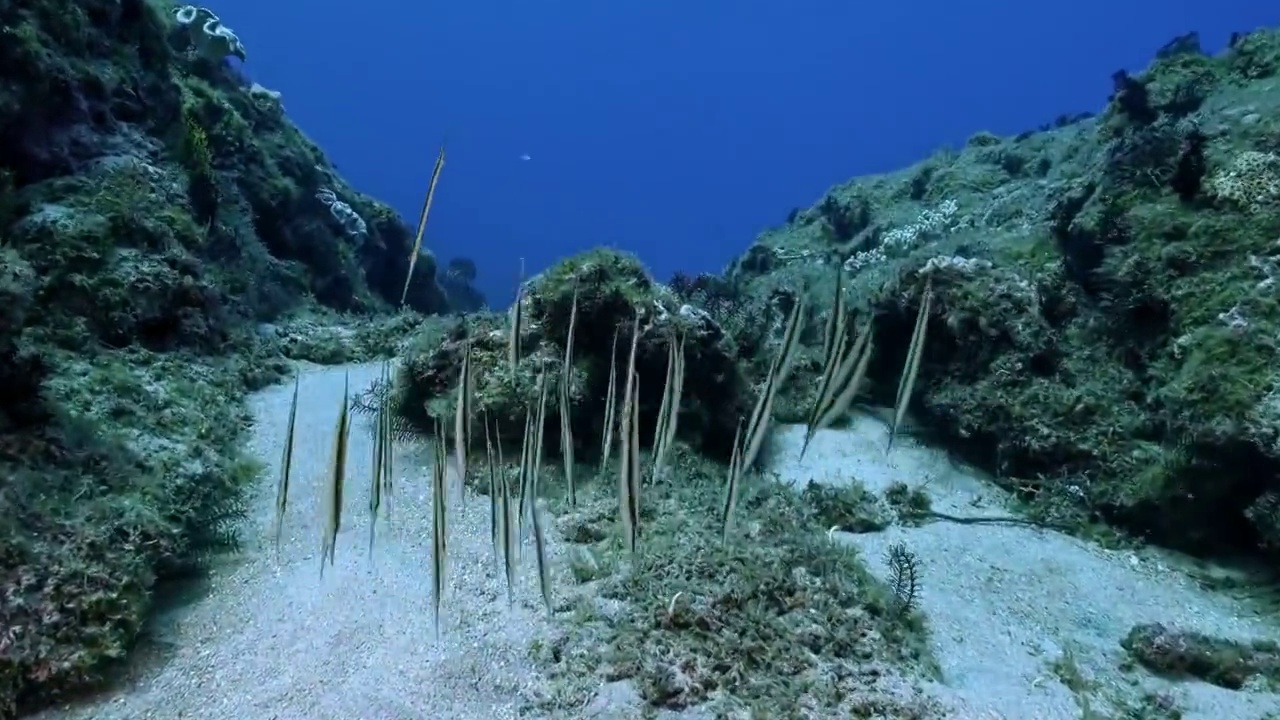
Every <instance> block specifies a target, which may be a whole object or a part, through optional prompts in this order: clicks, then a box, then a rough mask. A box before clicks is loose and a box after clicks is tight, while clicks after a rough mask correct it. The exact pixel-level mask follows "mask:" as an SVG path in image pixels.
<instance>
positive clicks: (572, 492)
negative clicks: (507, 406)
mask: <svg viewBox="0 0 1280 720" xmlns="http://www.w3.org/2000/svg"><path fill="white" fill-rule="evenodd" d="M577 324H578V289H577V288H576V287H575V288H574V289H573V305H572V307H570V309H569V335H568V337H567V338H565V341H564V365H563V367H562V369H561V371H560V463H561V465H563V466H564V481H565V484H566V485H567V486H568V491H569V505H570V506H577V504H578V486H577V484H576V483H575V482H574V477H573V422H572V418H571V416H570V413H571V412H572V409H573V408H572V403H571V402H570V395H569V389H570V388H569V384H570V383H571V382H572V381H573V333H574V328H575V327H576V326H577Z"/></svg>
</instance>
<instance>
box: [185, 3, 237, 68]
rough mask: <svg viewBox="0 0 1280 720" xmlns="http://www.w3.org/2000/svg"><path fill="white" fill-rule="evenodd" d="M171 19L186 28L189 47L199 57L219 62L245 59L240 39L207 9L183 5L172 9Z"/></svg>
mask: <svg viewBox="0 0 1280 720" xmlns="http://www.w3.org/2000/svg"><path fill="white" fill-rule="evenodd" d="M173 18H174V20H176V21H177V22H178V25H181V26H182V27H184V28H186V30H187V37H188V38H189V39H190V40H191V47H192V48H193V49H194V50H195V52H196V54H197V55H199V56H200V57H203V58H207V59H209V60H214V61H219V60H222V59H223V58H225V57H227V56H228V55H235V56H236V57H238V58H240V60H241V61H243V60H244V59H245V57H246V53H245V50H244V44H243V43H241V42H240V38H239V37H238V36H237V35H236V34H235V32H233V31H232V30H231V28H229V27H227V26H226V25H223V24H222V21H221V20H219V19H218V16H217V15H214V14H213V11H212V10H210V9H209V8H206V7H198V6H196V5H183V6H181V7H176V8H174V9H173Z"/></svg>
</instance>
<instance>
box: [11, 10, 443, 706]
mask: <svg viewBox="0 0 1280 720" xmlns="http://www.w3.org/2000/svg"><path fill="white" fill-rule="evenodd" d="M171 10H172V8H171V7H169V6H168V4H167V3H153V2H151V1H150V0H88V1H86V2H76V3H66V2H53V1H52V0H24V1H23V2H14V3H0V28H3V36H4V40H3V42H0V137H2V140H0V307H2V309H0V388H2V389H0V478H3V480H0V506H3V507H4V512H3V513H2V515H3V517H0V596H2V597H4V598H5V601H4V602H0V627H3V628H5V632H7V633H8V634H7V635H6V636H4V638H3V640H0V646H3V652H0V716H4V717H10V716H12V714H13V712H14V711H15V709H19V708H21V709H23V710H25V709H32V708H35V707H38V706H40V705H42V704H45V703H48V702H49V701H52V700H55V699H58V698H60V697H64V696H65V695H66V694H67V693H70V692H74V691H76V690H79V689H84V688H85V687H86V686H87V685H91V684H93V683H95V682H97V681H99V680H100V679H101V678H102V677H103V676H104V673H105V671H106V665H107V664H109V663H110V662H113V661H117V660H119V659H121V658H123V657H124V656H125V654H126V653H127V651H128V650H129V648H131V647H132V646H133V644H134V642H135V640H136V638H137V634H138V631H139V628H141V627H142V626H143V624H144V623H145V621H146V620H147V615H148V612H149V611H150V608H151V604H152V601H153V595H154V594H155V593H156V592H157V588H158V587H159V585H158V583H160V582H161V581H163V580H166V579H169V578H174V577H187V576H190V574H191V573H192V572H198V571H200V570H201V569H202V568H203V567H204V565H205V561H206V559H207V557H208V555H209V554H210V553H212V552H215V551H218V550H220V549H222V548H224V547H225V546H227V545H228V544H229V543H233V541H234V539H235V533H234V529H235V520H236V519H237V515H238V514H239V512H240V510H241V493H242V492H243V490H244V489H245V487H246V485H247V484H248V483H249V482H251V481H252V480H254V479H255V478H256V474H257V471H258V468H256V466H255V465H254V464H253V463H252V462H250V461H249V460H248V459H247V458H246V457H245V455H244V454H243V453H244V447H245V443H244V442H243V437H242V432H243V429H244V428H245V427H246V424H247V423H246V417H245V415H244V407H243V399H244V393H245V391H246V390H247V389H249V388H258V387H262V386H263V385H265V384H267V383H270V382H274V381H277V380H279V379H280V378H282V377H283V376H284V375H285V374H286V372H288V371H289V366H288V364H287V362H286V360H285V358H284V355H285V354H286V349H288V350H290V351H292V352H293V354H296V355H304V354H308V353H310V354H313V355H322V354H324V353H322V352H321V351H322V350H323V351H325V352H326V353H327V352H329V351H330V350H332V352H331V353H329V354H330V355H332V358H326V359H348V358H364V357H367V356H368V355H370V354H385V353H386V352H388V351H389V350H390V349H391V348H392V347H393V345H394V341H393V340H392V339H391V335H393V334H394V327H393V326H394V325H395V323H394V322H388V323H386V324H381V323H373V322H370V323H369V325H370V330H369V331H368V332H363V333H362V332H357V333H355V334H354V335H352V336H350V337H345V336H344V337H337V338H336V339H335V341H334V342H332V343H329V344H327V345H325V344H324V343H322V342H320V339H319V338H317V339H313V342H312V343H311V345H310V346H309V347H304V345H305V344H304V343H300V342H291V340H292V339H295V338H296V334H294V335H289V334H288V333H286V334H285V336H284V337H279V336H275V335H274V334H273V333H268V332H263V331H262V324H269V323H278V324H282V325H289V324H290V323H294V322H299V318H302V317H307V316H311V317H322V316H324V315H325V312H327V313H330V314H333V313H339V312H342V313H349V315H348V316H347V317H348V318H350V317H352V316H353V315H354V316H359V317H361V318H363V319H371V318H374V317H385V316H386V315H387V314H388V313H387V311H388V310H389V309H390V306H391V305H392V304H399V301H400V293H401V289H402V287H403V283H404V280H405V276H406V274H407V272H408V260H409V257H410V251H411V246H412V239H413V238H412V231H411V230H410V229H409V228H408V227H407V226H406V224H405V223H404V222H403V221H402V220H401V219H400V218H398V217H396V215H395V214H394V213H393V212H391V211H390V209H389V208H387V207H386V206H385V205H383V204H381V203H377V202H375V201H373V200H371V199H369V198H367V197H365V196H363V195H362V194H360V193H359V192H356V191H354V190H353V189H352V188H350V187H349V186H348V185H347V184H346V183H345V182H344V181H343V180H342V178H341V177H339V176H338V175H337V173H336V172H335V171H334V169H333V168H332V165H331V164H330V163H329V162H328V160H327V159H326V158H325V156H324V154H323V153H322V152H320V150H319V149H318V148H316V147H315V145H314V144H312V143H311V142H310V141H308V140H307V139H306V138H305V137H304V136H303V134H302V133H301V132H300V131H299V130H298V129H297V128H296V127H295V126H294V125H293V124H292V123H291V122H290V121H289V119H288V117H287V115H286V114H285V113H284V107H283V104H282V103H281V102H280V96H279V94H278V93H277V94H272V93H271V92H268V91H264V89H262V88H261V87H260V86H258V87H256V88H255V87H254V86H253V85H252V84H251V83H249V82H248V81H247V80H246V79H245V78H244V77H242V76H241V75H240V74H239V72H238V71H237V70H236V69H235V68H234V67H233V66H232V65H230V64H228V63H226V62H224V61H223V59H224V57H225V56H226V55H227V54H228V53H230V54H233V55H239V56H246V55H245V54H244V53H243V48H242V47H241V48H239V50H238V51H237V50H236V46H235V45H234V44H232V43H231V42H230V36H228V35H227V34H226V32H229V31H226V32H224V31H225V30H226V24H225V23H230V24H231V25H234V24H235V21H234V18H228V17H223V18H221V19H220V21H219V23H218V24H217V25H214V26H211V25H209V24H208V19H209V17H206V16H209V13H208V11H207V9H203V8H199V7H196V8H194V11H192V12H184V13H182V14H181V18H179V17H178V16H177V15H175V14H174V13H172V12H171ZM196 16H200V17H201V18H203V21H202V22H201V23H200V29H201V32H205V31H208V30H210V29H212V31H214V32H215V33H216V35H217V37H214V36H212V35H207V34H206V35H200V34H199V33H195V34H193V32H192V30H193V26H192V25H191V24H190V23H188V24H187V25H186V26H182V25H181V23H180V20H181V19H182V18H188V17H190V18H195V17H196ZM219 38H221V39H219ZM434 276H435V263H434V260H433V259H432V258H431V257H429V256H427V255H424V256H423V257H422V258H421V259H420V261H419V262H418V265H417V277H416V278H415V282H414V284H413V285H412V286H411V288H410V292H409V296H408V299H407V303H406V304H407V305H408V306H409V307H410V308H411V309H414V310H417V311H419V312H423V313H432V312H439V311H442V310H444V309H445V307H446V306H445V303H444V297H443V295H442V294H441V292H440V290H439V288H438V287H437V286H436V284H435V282H434V281H433V278H434ZM322 310H323V311H322ZM336 335H337V334H335V336H336ZM331 339H334V338H331Z"/></svg>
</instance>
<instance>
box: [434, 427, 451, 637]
mask: <svg viewBox="0 0 1280 720" xmlns="http://www.w3.org/2000/svg"><path fill="white" fill-rule="evenodd" d="M435 425H436V427H435V430H436V432H435V437H434V438H433V439H432V449H433V450H434V451H435V453H434V455H435V458H434V463H433V464H432V467H431V608H432V614H433V617H434V622H435V631H436V638H439V637H440V604H441V601H442V599H443V597H444V574H445V567H446V554H447V552H448V545H447V542H446V536H445V533H446V531H447V528H446V527H445V498H446V494H447V493H448V481H447V479H446V476H447V473H448V467H447V465H448V462H449V460H448V458H449V454H448V451H446V450H445V443H444V428H443V427H441V425H440V423H439V422H438V421H437V422H436V424H435Z"/></svg>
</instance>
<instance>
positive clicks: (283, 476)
mask: <svg viewBox="0 0 1280 720" xmlns="http://www.w3.org/2000/svg"><path fill="white" fill-rule="evenodd" d="M300 381H301V378H300V376H294V378H293V401H292V402H291V403H290V404H289V424H288V426H287V427H286V428H285V435H284V453H283V455H282V457H281V458H280V480H279V481H277V483H276V527H275V545H276V559H279V557H280V537H281V535H282V534H283V533H284V514H285V509H286V508H287V506H288V504H289V472H290V471H291V470H292V469H293V435H294V428H295V426H296V424H297V419H298V384H299V382H300Z"/></svg>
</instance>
